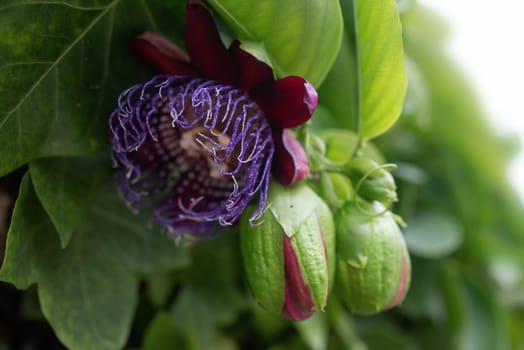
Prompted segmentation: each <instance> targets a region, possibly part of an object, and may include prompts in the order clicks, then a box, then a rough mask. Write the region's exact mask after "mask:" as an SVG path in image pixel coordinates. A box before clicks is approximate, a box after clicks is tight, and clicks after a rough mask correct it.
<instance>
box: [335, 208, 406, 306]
mask: <svg viewBox="0 0 524 350" xmlns="http://www.w3.org/2000/svg"><path fill="white" fill-rule="evenodd" d="M336 232H337V250H338V251H337V253H338V255H337V287H338V288H339V290H340V292H341V295H342V298H343V300H344V301H345V303H346V304H347V306H348V307H349V309H350V310H351V311H352V312H354V313H358V314H373V313H377V312H380V311H382V310H385V309H389V308H391V307H394V306H395V305H397V304H399V303H401V302H402V300H403V299H404V297H405V295H406V293H407V290H408V288H409V283H410V276H411V263H410V259H409V255H408V252H407V249H406V244H405V241H404V237H403V236H402V233H401V232H400V229H399V227H398V225H397V223H396V221H395V218H394V217H393V215H392V214H391V212H389V211H387V210H386V209H385V208H384V207H383V206H382V205H381V204H380V203H378V202H375V203H374V204H373V205H371V204H369V203H366V202H363V201H362V202H359V205H358V206H357V205H355V204H354V203H351V204H348V205H346V206H345V207H344V208H342V209H341V210H340V211H339V212H338V213H337V218H336Z"/></svg>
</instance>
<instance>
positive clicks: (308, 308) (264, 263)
mask: <svg viewBox="0 0 524 350" xmlns="http://www.w3.org/2000/svg"><path fill="white" fill-rule="evenodd" d="M268 207H269V209H267V210H266V211H265V212H264V214H263V215H262V216H261V221H262V222H261V223H260V224H259V225H255V226H252V225H251V224H250V223H249V220H248V219H249V217H250V215H249V214H250V213H249V210H248V211H247V212H246V213H245V214H244V216H243V217H242V220H241V234H240V238H241V248H242V257H243V261H244V267H245V272H246V276H247V280H248V283H249V285H250V287H251V290H252V292H253V295H254V297H255V299H256V301H257V302H258V303H259V304H260V305H262V306H263V307H264V308H265V309H267V310H268V311H271V312H274V313H279V314H281V315H283V316H285V317H287V318H290V319H293V320H303V319H306V318H308V317H310V316H311V315H312V314H313V313H315V312H317V311H321V310H323V309H324V307H325V305H326V303H327V298H328V292H329V289H330V285H331V283H332V281H333V277H334V269H335V260H334V259H335V233H334V223H333V218H332V215H331V211H330V210H329V208H328V206H327V205H326V204H325V203H324V202H323V201H322V199H320V197H318V196H317V195H316V194H315V192H313V191H312V190H311V189H310V188H309V187H307V186H306V185H304V184H297V185H295V186H291V187H286V188H284V187H282V186H280V185H278V184H277V183H272V184H271V186H270V191H269V196H268Z"/></svg>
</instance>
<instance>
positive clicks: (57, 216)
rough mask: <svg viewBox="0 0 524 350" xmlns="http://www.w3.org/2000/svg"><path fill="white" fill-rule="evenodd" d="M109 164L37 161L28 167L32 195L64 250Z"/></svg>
mask: <svg viewBox="0 0 524 350" xmlns="http://www.w3.org/2000/svg"><path fill="white" fill-rule="evenodd" d="M106 163H108V162H101V161H100V159H99V158H96V157H72V158H69V157H64V158H43V159H37V160H34V161H32V162H30V164H29V169H30V172H31V180H32V182H33V185H34V187H35V192H36V194H37V196H38V198H39V199H40V202H41V203H42V206H43V207H44V209H45V210H46V212H47V214H48V215H49V217H50V218H51V221H52V222H53V224H54V226H55V228H56V230H57V231H58V234H59V235H60V243H61V245H62V247H65V246H66V245H67V243H68V242H69V239H70V237H71V235H72V233H73V230H74V229H75V228H76V227H77V225H78V224H79V223H80V221H81V220H82V218H83V217H84V214H85V212H86V210H87V209H88V206H89V205H90V204H91V202H92V201H93V199H94V198H93V197H94V195H95V194H96V193H97V192H98V191H97V190H98V188H99V185H100V180H101V176H102V175H106V174H107V168H106V167H104V165H107V164H106Z"/></svg>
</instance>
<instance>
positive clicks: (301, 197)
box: [268, 182, 319, 238]
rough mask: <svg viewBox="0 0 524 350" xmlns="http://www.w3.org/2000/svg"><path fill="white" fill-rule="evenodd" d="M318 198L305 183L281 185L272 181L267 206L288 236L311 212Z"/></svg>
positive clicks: (293, 232) (290, 235)
mask: <svg viewBox="0 0 524 350" xmlns="http://www.w3.org/2000/svg"><path fill="white" fill-rule="evenodd" d="M318 200H319V198H318V196H317V194H316V193H315V192H314V191H313V190H312V189H310V188H309V187H307V186H306V185H305V184H296V185H294V186H290V187H283V186H281V185H280V184H278V183H277V182H272V183H271V186H270V188H269V195H268V206H269V210H270V211H271V212H272V213H273V215H274V216H275V219H276V220H277V222H278V223H279V224H280V225H281V226H282V228H283V229H284V233H285V234H286V235H287V236H288V237H290V238H291V237H293V235H294V234H295V233H296V232H297V230H298V228H299V227H300V226H301V225H302V223H303V222H304V221H305V220H306V219H307V218H308V217H309V216H311V214H312V213H313V210H315V205H312V203H316V202H317V201H318Z"/></svg>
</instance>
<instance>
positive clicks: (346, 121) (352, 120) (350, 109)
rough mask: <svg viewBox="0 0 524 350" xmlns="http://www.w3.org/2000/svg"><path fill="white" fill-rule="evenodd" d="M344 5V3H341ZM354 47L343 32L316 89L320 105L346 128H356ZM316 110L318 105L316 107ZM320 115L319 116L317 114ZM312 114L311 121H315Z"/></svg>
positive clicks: (356, 85)
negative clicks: (339, 42)
mask: <svg viewBox="0 0 524 350" xmlns="http://www.w3.org/2000/svg"><path fill="white" fill-rule="evenodd" d="M343 6H344V5H343ZM355 56H356V55H355V48H354V46H353V45H352V44H351V43H350V40H349V38H348V34H347V33H344V36H343V38H342V44H341V46H340V50H339V52H338V56H337V58H336V60H335V62H334V63H333V66H332V68H331V70H330V71H329V73H328V75H327V76H326V79H325V80H324V82H323V83H322V86H321V87H320V89H319V90H318V98H319V102H320V104H321V105H323V106H325V107H326V108H328V109H329V111H330V112H331V114H332V115H333V117H332V119H334V120H335V121H336V122H337V125H338V126H340V127H342V128H344V129H347V130H356V129H357V127H358V126H357V114H358V110H357V106H358V102H357V97H358V79H357V63H356V59H355ZM317 110H318V107H317ZM319 117H321V116H319ZM315 118H318V117H317V116H316V112H315V115H313V118H312V121H313V123H317V121H316V120H315Z"/></svg>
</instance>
